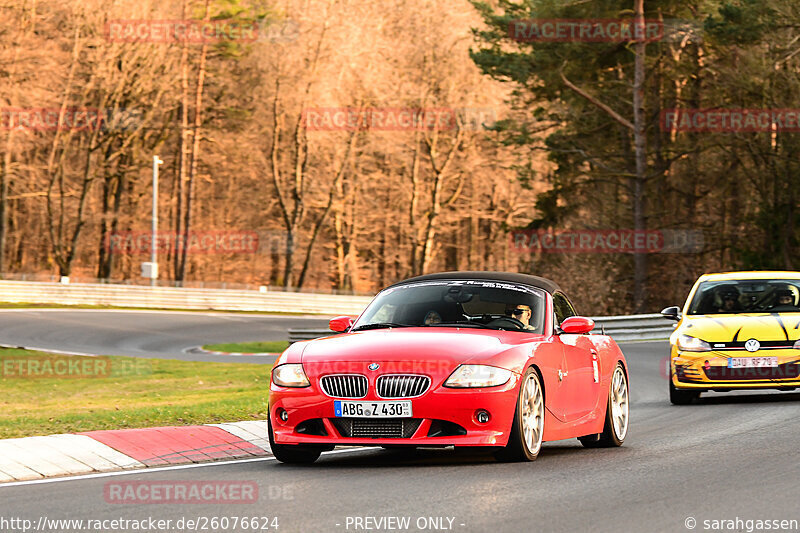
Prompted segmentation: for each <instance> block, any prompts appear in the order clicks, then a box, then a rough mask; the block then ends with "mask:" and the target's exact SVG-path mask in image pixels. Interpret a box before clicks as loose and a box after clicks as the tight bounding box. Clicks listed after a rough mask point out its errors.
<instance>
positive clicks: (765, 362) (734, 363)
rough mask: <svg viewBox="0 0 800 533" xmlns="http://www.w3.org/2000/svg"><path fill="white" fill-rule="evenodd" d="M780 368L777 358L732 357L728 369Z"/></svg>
mask: <svg viewBox="0 0 800 533" xmlns="http://www.w3.org/2000/svg"><path fill="white" fill-rule="evenodd" d="M776 366H778V358H777V357H731V358H730V359H728V368H771V367H776Z"/></svg>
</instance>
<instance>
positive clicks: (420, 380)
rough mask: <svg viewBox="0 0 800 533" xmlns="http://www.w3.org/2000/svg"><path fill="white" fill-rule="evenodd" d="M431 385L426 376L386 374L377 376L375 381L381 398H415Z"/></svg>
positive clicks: (429, 379)
mask: <svg viewBox="0 0 800 533" xmlns="http://www.w3.org/2000/svg"><path fill="white" fill-rule="evenodd" d="M430 385H431V378H429V377H428V376H417V375H404V374H387V375H383V376H378V381H377V382H376V383H375V386H376V388H377V389H378V396H380V397H381V398H415V397H417V396H422V395H423V394H425V391H427V390H428V387H430Z"/></svg>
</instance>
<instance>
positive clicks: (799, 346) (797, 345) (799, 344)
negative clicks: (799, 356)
mask: <svg viewBox="0 0 800 533" xmlns="http://www.w3.org/2000/svg"><path fill="white" fill-rule="evenodd" d="M792 348H794V349H795V350H800V340H798V341H796V342H795V343H794V346H792Z"/></svg>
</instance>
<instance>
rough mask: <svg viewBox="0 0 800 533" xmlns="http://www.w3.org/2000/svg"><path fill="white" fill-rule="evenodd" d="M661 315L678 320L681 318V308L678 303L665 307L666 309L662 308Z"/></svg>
mask: <svg viewBox="0 0 800 533" xmlns="http://www.w3.org/2000/svg"><path fill="white" fill-rule="evenodd" d="M661 316H663V317H664V318H667V319H669V320H675V321H678V320H680V319H681V308H680V307H678V306H677V305H673V306H670V307H665V308H664V309H662V310H661Z"/></svg>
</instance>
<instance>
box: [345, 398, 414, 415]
mask: <svg viewBox="0 0 800 533" xmlns="http://www.w3.org/2000/svg"><path fill="white" fill-rule="evenodd" d="M333 411H334V414H335V416H337V417H341V418H411V400H403V401H398V402H346V401H344V400H334V402H333Z"/></svg>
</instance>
